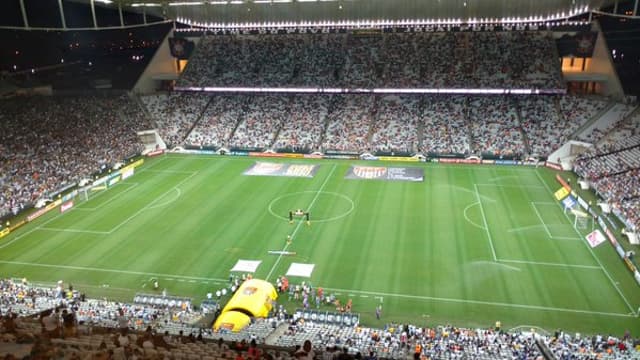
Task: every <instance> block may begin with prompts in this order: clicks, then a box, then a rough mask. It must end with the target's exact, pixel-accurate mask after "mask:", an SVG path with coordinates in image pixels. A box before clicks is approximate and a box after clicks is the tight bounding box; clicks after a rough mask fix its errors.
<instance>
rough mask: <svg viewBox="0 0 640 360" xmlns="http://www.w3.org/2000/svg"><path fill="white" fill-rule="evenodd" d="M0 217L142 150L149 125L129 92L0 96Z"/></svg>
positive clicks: (15, 211) (16, 211) (17, 210)
mask: <svg viewBox="0 0 640 360" xmlns="http://www.w3.org/2000/svg"><path fill="white" fill-rule="evenodd" d="M0 109H2V111H0V122H1V123H2V125H3V126H2V132H0V217H1V216H4V215H7V214H16V213H18V212H19V211H20V210H22V209H23V208H24V207H25V206H28V205H32V204H33V203H34V202H35V201H36V200H38V199H39V198H43V197H47V196H48V194H49V193H51V192H53V191H54V190H56V189H58V188H61V187H62V186H64V185H67V184H70V183H74V182H77V181H79V180H81V179H84V178H91V175H92V174H93V173H95V172H97V171H99V170H100V169H101V168H102V167H109V166H112V165H114V164H115V163H117V162H120V161H122V160H123V159H124V158H126V157H127V156H130V155H133V154H136V153H138V152H140V151H141V150H142V146H141V144H140V143H139V141H138V138H137V135H136V131H138V130H146V129H149V128H151V124H150V123H149V122H148V120H147V118H146V117H145V116H144V113H143V112H142V111H141V110H140V107H139V105H138V104H137V102H135V101H134V100H132V99H131V98H129V97H128V96H125V95H123V96H104V97H98V96H89V97H84V96H83V97H28V98H20V99H10V100H3V101H0Z"/></svg>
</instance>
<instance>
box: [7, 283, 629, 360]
mask: <svg viewBox="0 0 640 360" xmlns="http://www.w3.org/2000/svg"><path fill="white" fill-rule="evenodd" d="M67 292H68V291H67V290H66V289H64V288H63V285H62V284H58V285H57V286H54V287H41V286H34V285H30V284H28V283H27V282H26V279H23V280H11V279H3V280H1V281H0V293H1V294H2V296H1V300H2V303H1V306H0V310H1V311H2V323H1V326H2V334H3V335H2V336H1V338H0V343H1V344H2V351H3V352H4V354H10V355H12V356H14V357H23V356H26V355H30V356H35V357H36V358H51V357H57V358H66V359H83V358H87V355H90V356H91V358H98V359H102V358H105V359H106V358H113V359H121V358H137V359H158V358H160V359H162V358H170V359H225V358H226V359H229V358H236V357H237V356H238V355H240V356H242V357H243V358H247V359H257V358H274V359H291V358H294V357H296V355H295V352H296V351H297V349H298V347H299V346H300V345H301V344H302V343H303V342H305V341H307V340H309V341H310V342H311V343H312V344H313V348H314V349H313V350H314V353H315V354H316V356H315V358H316V359H357V358H362V357H365V356H369V358H379V359H410V358H415V356H418V357H424V358H428V359H461V358H469V359H471V358H472V359H542V358H543V357H542V353H543V350H548V351H549V353H552V354H553V355H554V356H556V358H558V359H593V358H598V359H631V358H634V356H637V354H638V351H640V350H638V349H639V347H640V341H639V340H638V339H634V338H632V337H631V336H630V335H629V333H626V334H625V335H624V336H623V337H621V338H619V337H613V336H602V335H593V336H582V335H580V334H575V335H573V336H572V335H570V334H567V333H564V332H563V331H562V330H557V331H556V332H555V333H554V334H542V333H537V332H536V331H535V330H534V329H528V330H527V331H521V330H513V331H504V330H502V329H491V328H485V329H468V328H458V327H454V326H450V325H447V326H428V327H419V326H414V325H399V324H393V323H391V324H387V325H385V326H384V327H383V328H369V327H362V326H359V325H358V326H339V325H332V324H322V323H314V322H312V321H304V320H303V319H302V318H299V319H295V318H290V317H286V318H285V317H283V316H282V314H281V313H280V314H279V312H281V311H282V310H281V309H280V310H275V311H274V314H273V316H272V317H270V318H267V319H257V320H256V321H254V322H253V323H252V324H251V325H250V326H249V327H247V328H246V329H244V330H243V331H241V332H239V333H229V332H220V333H213V332H212V331H211V330H210V328H208V327H207V326H203V325H202V323H201V322H200V320H201V319H202V318H203V317H205V316H206V313H203V312H202V311H201V310H197V309H193V308H191V307H181V308H175V307H174V308H170V307H162V306H158V305H156V306H145V305H139V304H138V305H134V304H128V303H120V302H112V301H105V300H94V299H82V298H80V297H78V294H77V292H72V293H71V294H70V295H67ZM266 354H268V356H267V355H266ZM21 355H23V356H21ZM265 356H266V357H265Z"/></svg>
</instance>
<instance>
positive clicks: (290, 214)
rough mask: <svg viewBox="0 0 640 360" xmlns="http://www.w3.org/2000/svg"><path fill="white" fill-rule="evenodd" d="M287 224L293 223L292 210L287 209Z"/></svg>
mask: <svg viewBox="0 0 640 360" xmlns="http://www.w3.org/2000/svg"><path fill="white" fill-rule="evenodd" d="M289 224H293V211H289Z"/></svg>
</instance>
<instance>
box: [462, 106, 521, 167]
mask: <svg viewBox="0 0 640 360" xmlns="http://www.w3.org/2000/svg"><path fill="white" fill-rule="evenodd" d="M469 119H470V120H471V131H472V136H473V140H474V149H475V150H476V151H477V152H479V153H490V154H494V155H516V156H522V155H523V154H525V148H524V143H523V137H522V131H521V128H520V125H519V123H518V117H517V113H516V109H515V107H514V106H513V105H512V104H511V101H510V99H508V98H495V97H476V98H470V99H469Z"/></svg>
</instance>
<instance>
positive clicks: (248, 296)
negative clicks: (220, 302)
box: [213, 279, 278, 331]
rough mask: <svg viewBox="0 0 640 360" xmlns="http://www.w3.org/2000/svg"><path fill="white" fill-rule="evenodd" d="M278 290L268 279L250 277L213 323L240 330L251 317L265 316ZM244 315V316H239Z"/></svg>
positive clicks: (214, 327) (216, 327)
mask: <svg viewBox="0 0 640 360" xmlns="http://www.w3.org/2000/svg"><path fill="white" fill-rule="evenodd" d="M277 298H278V292H277V291H276V289H275V287H274V286H273V285H272V284H271V283H270V282H268V281H264V280H259V279H250V280H247V281H245V282H243V283H242V285H240V288H239V289H238V290H237V291H236V293H235V294H233V296H232V297H231V299H230V300H229V302H228V303H227V305H225V307H224V309H222V313H221V314H220V316H218V318H217V319H216V322H215V323H214V324H213V330H215V331H218V330H219V329H220V328H222V329H227V330H232V331H240V330H242V329H243V328H244V327H245V326H247V325H248V324H249V321H250V318H251V317H267V315H268V314H269V311H271V307H272V306H273V305H272V304H273V302H274V301H275V300H276V299H277ZM241 315H244V316H241Z"/></svg>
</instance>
